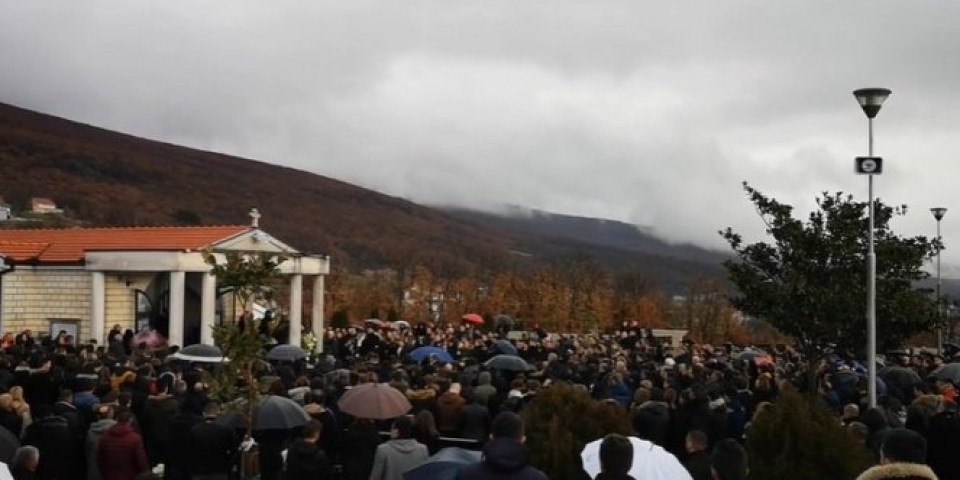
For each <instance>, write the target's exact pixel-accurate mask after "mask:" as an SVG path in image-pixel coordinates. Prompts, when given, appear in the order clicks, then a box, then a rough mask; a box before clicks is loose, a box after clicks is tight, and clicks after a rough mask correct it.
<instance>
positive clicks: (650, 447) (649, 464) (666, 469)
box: [580, 437, 693, 480]
mask: <svg viewBox="0 0 960 480" xmlns="http://www.w3.org/2000/svg"><path fill="white" fill-rule="evenodd" d="M628 438H630V443H631V444H633V466H632V467H630V476H631V477H633V478H636V479H637V480H640V479H643V480H693V479H692V477H690V473H689V472H687V469H686V468H684V467H683V464H682V463H680V460H677V457H674V456H673V454H672V453H670V452H668V451H666V450H664V449H663V448H661V447H660V446H658V445H656V444H654V443H651V442H648V441H646V440H641V439H639V438H637V437H628ZM602 441H603V439H600V440H594V441H592V442H590V443H588V444H587V446H586V447H584V448H583V452H582V453H581V454H580V458H581V459H582V460H583V471H585V472H587V475H590V478H594V477H596V476H597V474H599V473H600V442H602Z"/></svg>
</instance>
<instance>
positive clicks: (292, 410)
mask: <svg viewBox="0 0 960 480" xmlns="http://www.w3.org/2000/svg"><path fill="white" fill-rule="evenodd" d="M309 421H310V416H309V415H307V412H305V411H304V410H303V407H301V406H300V404H298V403H297V402H294V401H293V400H290V399H289V398H287V397H281V396H278V395H269V396H267V397H266V398H265V399H264V400H263V401H262V402H260V408H258V409H257V412H256V421H254V422H253V428H254V430H273V429H280V430H289V429H291V428H297V427H302V426H304V425H306V424H307V422H309Z"/></svg>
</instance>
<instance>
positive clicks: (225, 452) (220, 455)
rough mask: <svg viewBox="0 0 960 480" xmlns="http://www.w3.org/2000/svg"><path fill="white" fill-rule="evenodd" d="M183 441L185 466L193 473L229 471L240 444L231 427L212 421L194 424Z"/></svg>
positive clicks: (208, 473) (206, 473) (204, 473)
mask: <svg viewBox="0 0 960 480" xmlns="http://www.w3.org/2000/svg"><path fill="white" fill-rule="evenodd" d="M185 443H186V446H187V453H186V456H185V457H184V461H185V466H186V467H187V470H188V471H189V472H190V473H191V474H193V475H210V474H217V473H229V472H230V466H231V465H232V462H233V460H234V456H235V455H236V453H237V449H238V448H239V445H240V442H239V439H238V438H237V436H236V435H235V434H234V432H233V430H232V429H230V428H229V427H226V426H223V425H218V424H216V423H214V422H201V423H198V424H196V425H194V426H193V427H192V428H191V429H190V431H189V432H188V433H187V440H186V442H185Z"/></svg>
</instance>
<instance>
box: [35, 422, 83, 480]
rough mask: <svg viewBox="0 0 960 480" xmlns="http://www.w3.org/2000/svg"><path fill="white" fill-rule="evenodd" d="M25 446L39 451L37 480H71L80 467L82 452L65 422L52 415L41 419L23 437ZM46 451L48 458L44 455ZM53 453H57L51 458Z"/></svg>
mask: <svg viewBox="0 0 960 480" xmlns="http://www.w3.org/2000/svg"><path fill="white" fill-rule="evenodd" d="M22 443H23V444H24V445H33V446H34V447H37V449H39V450H40V453H41V455H40V465H39V467H37V480H53V479H56V480H71V479H73V478H75V473H76V471H77V469H78V467H79V461H80V452H79V451H78V445H77V442H76V440H75V439H74V437H73V434H72V433H71V432H70V427H69V425H68V424H67V421H66V419H64V418H62V417H57V416H51V417H47V418H43V419H41V420H38V421H36V422H34V423H32V424H30V426H29V427H27V430H26V432H25V433H24V435H23V442H22ZM44 452H47V454H46V455H44V454H43V453H44ZM50 452H56V453H55V454H53V455H50V454H49V453H50Z"/></svg>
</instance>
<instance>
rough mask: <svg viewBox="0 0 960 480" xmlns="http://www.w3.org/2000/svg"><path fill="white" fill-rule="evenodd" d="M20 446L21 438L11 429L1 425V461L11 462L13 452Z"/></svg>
mask: <svg viewBox="0 0 960 480" xmlns="http://www.w3.org/2000/svg"><path fill="white" fill-rule="evenodd" d="M18 448H20V440H19V439H17V436H16V435H14V434H13V433H10V430H7V429H6V428H4V427H0V462H3V463H10V460H13V454H14V453H16V452H17V449H18Z"/></svg>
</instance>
